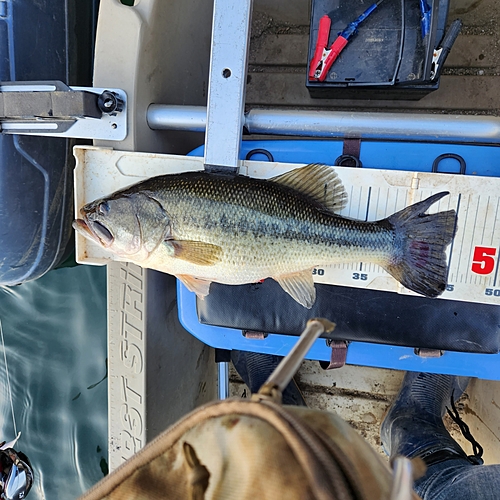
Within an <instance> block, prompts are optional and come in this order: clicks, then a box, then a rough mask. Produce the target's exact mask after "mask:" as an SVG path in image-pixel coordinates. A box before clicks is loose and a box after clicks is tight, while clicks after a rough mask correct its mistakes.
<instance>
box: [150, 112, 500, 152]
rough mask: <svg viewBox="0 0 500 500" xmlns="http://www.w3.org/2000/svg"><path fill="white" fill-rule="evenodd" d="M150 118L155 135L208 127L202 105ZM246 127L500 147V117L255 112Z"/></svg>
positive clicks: (247, 118) (258, 131) (259, 131)
mask: <svg viewBox="0 0 500 500" xmlns="http://www.w3.org/2000/svg"><path fill="white" fill-rule="evenodd" d="M147 119H148V124H149V126H150V127H151V128H152V129H155V130H167V129H171V130H185V131H196V132H203V131H205V128H206V123H207V118H206V108H205V107H203V106H168V105H161V104H152V105H151V106H150V107H149V109H148V113H147ZM242 124H243V126H244V127H245V128H246V129H247V130H248V132H249V133H251V134H272V135H286V136H299V137H321V138H325V137H326V138H341V137H345V136H356V137H361V138H363V139H378V140H411V141H426V142H459V143H482V144H499V143H500V118H497V117H493V116H462V115H438V114H403V113H371V112H367V113H361V112H347V111H314V110H312V111H311V110H309V111H291V110H273V109H254V110H251V111H249V112H248V113H247V114H245V115H244V117H243V119H242Z"/></svg>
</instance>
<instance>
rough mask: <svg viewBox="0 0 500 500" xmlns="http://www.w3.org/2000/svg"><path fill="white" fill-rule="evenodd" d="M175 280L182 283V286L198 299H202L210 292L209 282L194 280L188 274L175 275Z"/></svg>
mask: <svg viewBox="0 0 500 500" xmlns="http://www.w3.org/2000/svg"><path fill="white" fill-rule="evenodd" d="M176 278H177V279H178V280H181V281H182V283H184V286H185V287H186V288H187V289H188V290H189V291H190V292H194V293H195V294H196V295H197V296H198V297H199V298H200V299H203V298H204V297H206V296H207V295H208V293H209V292H210V284H211V283H212V282H211V281H208V280H203V279H201V278H195V277H194V276H191V275H189V274H177V275H176Z"/></svg>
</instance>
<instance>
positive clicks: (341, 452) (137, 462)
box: [81, 320, 418, 500]
mask: <svg viewBox="0 0 500 500" xmlns="http://www.w3.org/2000/svg"><path fill="white" fill-rule="evenodd" d="M333 326H334V325H332V324H331V323H330V322H327V321H326V320H311V321H309V322H308V326H307V328H306V330H305V331H304V333H303V334H302V336H301V340H300V341H299V342H298V343H297V345H296V346H295V348H294V350H292V352H291V353H290V354H289V355H288V356H287V357H286V358H285V359H284V360H283V362H282V363H281V365H280V366H279V367H278V368H277V369H276V371H275V373H274V374H273V375H272V376H271V377H270V378H269V380H268V381H267V382H266V384H265V385H264V386H263V387H262V388H261V390H260V391H259V393H258V394H256V395H254V396H253V397H252V399H251V400H244V399H228V400H224V401H218V402H214V403H212V404H208V405H206V406H204V407H201V408H200V409H198V410H196V411H194V412H192V413H190V414H189V415H187V416H186V417H184V418H183V419H182V420H180V421H179V422H177V423H176V424H175V425H173V426H172V427H170V428H169V429H167V430H166V431H165V432H164V433H163V434H161V435H160V436H159V437H158V438H156V439H155V440H154V441H152V442H151V443H150V444H148V445H147V446H146V447H145V448H144V449H142V450H141V451H140V452H138V453H137V454H136V455H135V456H134V457H132V458H131V459H130V460H128V461H127V462H126V463H125V464H123V465H122V466H121V467H120V468H118V469H117V470H116V471H114V472H113V473H112V474H110V475H109V476H108V477H107V478H105V479H103V480H102V481H101V482H100V483H98V484H97V485H96V486H95V487H94V488H92V489H91V490H90V491H89V492H87V493H86V494H85V495H84V496H83V497H81V500H84V499H85V500H105V499H106V500H160V499H188V500H202V499H203V500H209V499H210V500H229V499H242V500H276V499H281V498H283V499H287V500H295V499H296V500H299V499H300V500H307V499H315V500H333V499H339V500H372V499H373V500H382V499H384V500H386V499H387V500H416V499H418V497H417V496H416V495H415V494H414V493H413V492H412V491H411V484H412V480H411V474H412V471H411V467H412V465H411V463H410V461H409V460H407V459H402V461H401V462H398V466H397V471H396V474H395V473H394V472H393V471H391V470H390V468H389V467H388V466H387V464H386V463H385V462H384V461H383V460H382V458H381V457H380V456H379V455H378V454H377V452H376V451H375V450H373V448H372V447H371V446H370V445H369V444H368V443H367V442H366V441H365V440H364V439H363V438H362V437H361V436H360V435H359V434H358V433H357V432H356V431H355V430H353V429H352V428H351V427H350V426H349V425H348V424H347V423H346V422H345V421H343V420H342V419H341V418H339V417H338V416H336V415H334V414H332V413H330V412H325V411H319V410H312V409H308V408H303V407H291V406H282V405H281V404H280V398H281V391H282V389H283V388H284V387H286V385H287V384H288V382H289V381H290V379H291V376H292V375H293V374H294V373H295V371H296V369H297V367H298V364H299V363H300V361H301V360H302V358H303V356H304V355H305V352H307V350H308V349H309V347H310V345H311V344H312V342H313V341H314V340H315V339H316V338H317V337H318V336H319V335H320V334H321V333H322V332H323V331H325V330H327V329H329V328H333Z"/></svg>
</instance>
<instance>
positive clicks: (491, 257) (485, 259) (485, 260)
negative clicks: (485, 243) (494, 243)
mask: <svg viewBox="0 0 500 500" xmlns="http://www.w3.org/2000/svg"><path fill="white" fill-rule="evenodd" d="M496 253H497V249H496V248H492V247H476V248H474V255H473V256H472V265H471V271H472V272H473V273H476V274H481V275H483V276H484V275H486V274H490V273H492V272H493V270H494V269H495V263H496Z"/></svg>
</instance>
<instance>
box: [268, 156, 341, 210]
mask: <svg viewBox="0 0 500 500" xmlns="http://www.w3.org/2000/svg"><path fill="white" fill-rule="evenodd" d="M270 180H271V181H272V182H277V183H278V184H282V185H283V186H287V187H289V188H292V189H295V190H296V191H299V192H300V193H302V194H304V195H306V196H308V197H309V198H312V199H313V200H315V201H317V202H318V203H321V205H323V206H324V207H325V208H327V209H328V210H330V211H331V212H335V213H338V212H340V211H341V210H342V209H343V208H344V207H345V206H346V205H347V192H346V190H345V188H344V186H343V184H342V182H341V180H340V179H339V177H338V175H337V172H335V170H334V169H333V168H332V167H330V166H328V165H324V164H322V163H311V164H310V165H306V166H305V167H300V168H296V169H294V170H290V172H286V173H284V174H281V175H278V176H276V177H273V178H272V179H270Z"/></svg>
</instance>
